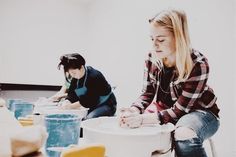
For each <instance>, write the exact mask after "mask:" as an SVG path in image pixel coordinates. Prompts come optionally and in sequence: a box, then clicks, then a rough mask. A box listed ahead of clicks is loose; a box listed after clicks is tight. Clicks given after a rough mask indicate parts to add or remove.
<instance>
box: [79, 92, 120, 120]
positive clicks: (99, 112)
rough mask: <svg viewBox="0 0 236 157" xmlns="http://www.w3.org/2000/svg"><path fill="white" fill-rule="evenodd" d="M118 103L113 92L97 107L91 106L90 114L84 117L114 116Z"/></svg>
mask: <svg viewBox="0 0 236 157" xmlns="http://www.w3.org/2000/svg"><path fill="white" fill-rule="evenodd" d="M116 105H117V102H116V97H115V95H114V94H111V95H110V97H109V98H108V100H107V101H105V102H104V103H102V104H100V105H98V106H96V107H95V108H90V109H89V111H88V115H87V116H86V117H85V118H84V120H85V119H90V118H97V117H101V116H114V114H115V112H116Z"/></svg>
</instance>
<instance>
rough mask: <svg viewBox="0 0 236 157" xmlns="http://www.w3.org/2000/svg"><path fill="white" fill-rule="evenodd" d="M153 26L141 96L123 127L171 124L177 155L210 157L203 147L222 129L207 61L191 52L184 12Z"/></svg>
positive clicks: (168, 14)
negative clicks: (151, 48)
mask: <svg viewBox="0 0 236 157" xmlns="http://www.w3.org/2000/svg"><path fill="white" fill-rule="evenodd" d="M149 22H150V32H151V40H152V42H153V50H152V52H150V53H149V54H148V58H147V60H146V61H145V70H144V86H143V90H142V94H141V96H140V97H139V98H138V100H137V101H136V102H134V103H133V104H132V106H131V107H130V108H123V109H121V114H120V126H121V127H130V128H136V127H140V126H142V125H143V124H158V123H160V124H164V123H168V122H170V123H173V124H175V126H176V129H175V132H174V143H175V151H176V155H177V156H178V157H190V156H191V157H194V156H197V157H206V156H207V155H206V153H205V150H204V148H203V145H202V143H203V141H204V140H205V139H207V138H209V137H211V136H212V135H213V134H215V132H216V131H217V130H218V128H219V115H218V113H219V109H218V107H217V105H216V96H215V94H214V92H213V90H212V88H210V87H209V86H208V85H207V80H208V76H209V65H208V61H207V59H206V57H205V56H204V55H203V54H201V53H200V52H199V51H197V50H195V49H193V48H192V47H191V45H190V38H189V33H188V26H187V18H186V15H185V13H184V12H183V11H180V10H172V9H170V10H165V11H162V12H160V13H159V14H157V15H156V16H155V17H154V18H152V19H150V20H149ZM154 98H155V99H154ZM143 113H147V114H143Z"/></svg>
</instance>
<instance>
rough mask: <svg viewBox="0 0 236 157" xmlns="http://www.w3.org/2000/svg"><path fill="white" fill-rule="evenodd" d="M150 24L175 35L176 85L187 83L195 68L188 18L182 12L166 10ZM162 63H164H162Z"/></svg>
mask: <svg viewBox="0 0 236 157" xmlns="http://www.w3.org/2000/svg"><path fill="white" fill-rule="evenodd" d="M149 23H151V24H154V26H155V25H158V26H163V27H165V28H166V29H167V30H169V31H170V32H172V33H173V35H174V38H175V47H176V52H175V54H176V69H177V74H178V78H177V80H176V81H175V82H176V83H178V82H182V81H185V80H186V79H187V78H188V76H189V75H190V73H191V70H192V68H193V61H192V58H191V51H192V49H191V44H190V38H189V32H188V25H187V17H186V14H185V13H184V12H183V11H180V10H173V9H169V10H165V11H162V12H160V13H159V14H157V15H156V16H155V17H154V18H152V19H150V20H149ZM161 62H162V61H161Z"/></svg>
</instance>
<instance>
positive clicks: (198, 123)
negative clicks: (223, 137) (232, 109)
mask: <svg viewBox="0 0 236 157" xmlns="http://www.w3.org/2000/svg"><path fill="white" fill-rule="evenodd" d="M219 125H220V122H219V119H218V118H217V117H216V116H215V115H213V114H212V113H211V112H208V111H203V110H197V111H194V112H191V113H189V114H186V115H184V116H183V117H181V118H180V119H179V121H178V122H177V124H176V128H177V129H178V128H180V127H185V128H189V129H192V130H193V131H194V132H195V133H196V136H193V137H191V138H188V139H177V137H176V136H175V139H174V144H175V152H176V155H177V157H207V155H206V152H205V149H204V147H203V142H204V140H205V139H207V138H209V137H211V136H213V135H214V134H215V133H216V131H217V130H218V128H219ZM177 129H176V130H177ZM182 134H183V133H182Z"/></svg>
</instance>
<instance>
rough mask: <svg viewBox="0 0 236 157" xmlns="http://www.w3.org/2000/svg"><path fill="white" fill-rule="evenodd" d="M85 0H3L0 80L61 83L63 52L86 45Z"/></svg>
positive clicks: (0, 2)
mask: <svg viewBox="0 0 236 157" xmlns="http://www.w3.org/2000/svg"><path fill="white" fill-rule="evenodd" d="M86 11H87V9H86V4H85V3H83V1H78V0H33V1H32V0H20V1H19V0H0V34H1V35H0V43H1V44H0V71H1V75H0V82H3V83H26V84H28V83H29V84H45V85H58V84H61V82H62V81H63V75H62V72H60V71H59V70H57V65H58V63H59V57H60V56H61V55H62V54H63V53H70V52H72V51H79V52H80V51H83V50H85V49H86V42H85V40H84V38H85V37H86V35H85V34H86V32H87V26H86V18H87V17H86V14H87V13H86Z"/></svg>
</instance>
